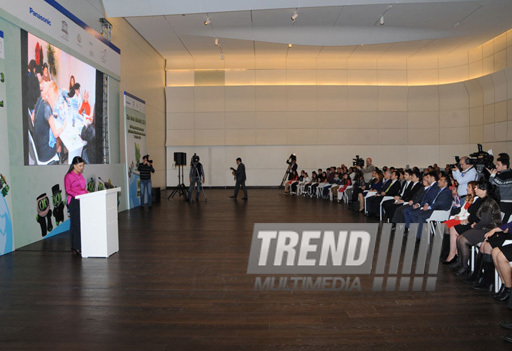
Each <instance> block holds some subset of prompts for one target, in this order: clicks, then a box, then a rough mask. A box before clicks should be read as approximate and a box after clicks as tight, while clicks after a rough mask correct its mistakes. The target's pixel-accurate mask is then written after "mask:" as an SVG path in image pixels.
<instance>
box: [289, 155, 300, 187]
mask: <svg viewBox="0 0 512 351" xmlns="http://www.w3.org/2000/svg"><path fill="white" fill-rule="evenodd" d="M290 160H291V162H290ZM286 163H288V170H287V171H286V172H287V173H288V180H289V181H290V180H293V178H294V177H295V174H297V168H298V165H297V156H295V155H294V154H292V155H291V156H290V158H289V159H288V161H286ZM294 171H295V173H294Z"/></svg>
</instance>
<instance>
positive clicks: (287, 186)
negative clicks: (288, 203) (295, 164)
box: [283, 170, 299, 195]
mask: <svg viewBox="0 0 512 351" xmlns="http://www.w3.org/2000/svg"><path fill="white" fill-rule="evenodd" d="M298 180H299V175H298V174H297V171H295V170H293V171H292V174H291V175H290V180H288V181H287V182H286V183H285V185H284V193H283V194H286V195H288V194H289V193H290V186H291V185H292V184H293V183H295V182H297V181H298Z"/></svg>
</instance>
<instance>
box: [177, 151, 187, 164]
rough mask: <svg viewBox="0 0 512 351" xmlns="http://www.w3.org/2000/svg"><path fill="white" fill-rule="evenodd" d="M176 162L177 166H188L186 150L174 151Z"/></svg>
mask: <svg viewBox="0 0 512 351" xmlns="http://www.w3.org/2000/svg"><path fill="white" fill-rule="evenodd" d="M174 162H175V163H176V166H186V165H187V154H186V153H185V152H175V153H174Z"/></svg>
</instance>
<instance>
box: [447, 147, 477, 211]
mask: <svg viewBox="0 0 512 351" xmlns="http://www.w3.org/2000/svg"><path fill="white" fill-rule="evenodd" d="M456 159H457V158H456ZM467 159H468V157H467V156H463V157H461V158H460V159H458V165H457V164H455V165H453V166H452V176H453V179H454V180H456V181H457V183H458V184H459V186H458V187H457V195H458V196H459V198H460V204H461V206H464V201H465V198H466V196H467V195H468V193H467V188H468V183H469V182H472V181H476V180H478V174H477V172H476V169H475V167H473V165H470V164H468V163H467Z"/></svg>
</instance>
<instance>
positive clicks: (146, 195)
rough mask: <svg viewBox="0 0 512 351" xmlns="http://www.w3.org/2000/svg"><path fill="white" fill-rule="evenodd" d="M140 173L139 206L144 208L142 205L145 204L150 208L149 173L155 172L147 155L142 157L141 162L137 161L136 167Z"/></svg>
mask: <svg viewBox="0 0 512 351" xmlns="http://www.w3.org/2000/svg"><path fill="white" fill-rule="evenodd" d="M137 170H138V171H139V175H140V206H141V209H144V205H145V204H147V205H148V208H149V209H151V206H152V201H151V173H155V169H154V168H153V160H150V159H149V155H144V156H143V157H142V163H139V166H138V167H137Z"/></svg>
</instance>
